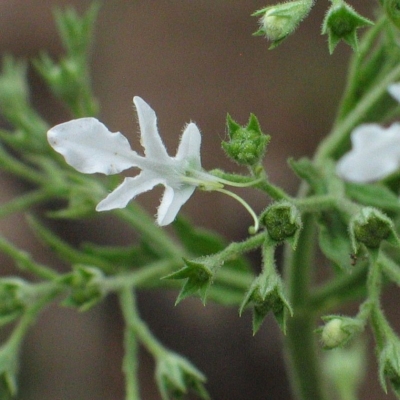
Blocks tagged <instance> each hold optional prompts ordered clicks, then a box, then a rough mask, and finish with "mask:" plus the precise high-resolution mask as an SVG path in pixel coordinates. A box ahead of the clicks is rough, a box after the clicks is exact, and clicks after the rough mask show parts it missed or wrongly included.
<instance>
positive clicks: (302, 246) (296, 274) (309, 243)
mask: <svg viewBox="0 0 400 400" xmlns="http://www.w3.org/2000/svg"><path fill="white" fill-rule="evenodd" d="M303 222H304V227H303V230H302V231H301V234H300V237H299V242H298V245H297V250H296V251H295V252H292V251H291V250H290V248H289V246H286V256H287V257H286V260H285V274H286V282H287V285H288V287H287V289H288V298H289V303H290V304H291V306H292V308H293V317H292V318H288V321H287V335H286V356H287V364H288V372H289V378H290V381H291V385H292V388H293V393H294V394H295V396H296V397H297V398H298V399H301V400H323V399H325V393H324V391H323V387H322V380H321V374H320V371H321V368H320V366H319V363H318V358H317V353H316V343H315V339H314V338H315V336H314V330H315V314H314V313H313V312H312V311H311V310H310V309H309V296H310V294H309V293H310V283H311V282H310V281H311V274H312V270H311V266H312V262H313V250H314V248H313V247H314V241H315V239H314V226H313V218H312V217H311V216H310V215H305V217H304V221H303Z"/></svg>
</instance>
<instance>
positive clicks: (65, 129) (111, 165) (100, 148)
mask: <svg viewBox="0 0 400 400" xmlns="http://www.w3.org/2000/svg"><path fill="white" fill-rule="evenodd" d="M47 139H48V141H49V143H50V145H51V146H52V147H53V148H54V150H56V151H57V152H58V153H60V154H62V155H63V156H64V158H65V161H66V162H67V163H68V164H69V165H71V166H72V167H74V168H75V169H77V170H78V171H79V172H83V173H86V174H93V173H95V172H101V173H103V174H106V175H111V174H116V173H118V172H121V171H123V170H125V169H127V168H130V167H133V166H136V162H135V160H137V159H138V158H139V156H138V155H137V154H136V152H134V151H133V150H131V147H130V145H129V142H128V140H127V139H126V137H125V136H123V135H122V134H121V133H120V132H115V133H112V132H110V131H109V130H108V129H107V128H106V127H105V125H104V124H102V123H101V122H99V121H98V120H97V119H96V118H80V119H75V120H72V121H68V122H65V123H63V124H59V125H56V126H55V127H53V128H51V129H50V130H49V131H48V132H47Z"/></svg>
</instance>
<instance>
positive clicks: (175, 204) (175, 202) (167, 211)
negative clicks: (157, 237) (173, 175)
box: [157, 186, 196, 226]
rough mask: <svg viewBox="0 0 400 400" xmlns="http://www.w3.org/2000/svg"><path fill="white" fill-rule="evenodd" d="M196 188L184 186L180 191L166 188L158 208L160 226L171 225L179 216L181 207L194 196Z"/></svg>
mask: <svg viewBox="0 0 400 400" xmlns="http://www.w3.org/2000/svg"><path fill="white" fill-rule="evenodd" d="M195 189H196V187H195V186H184V187H182V188H180V189H173V188H172V187H170V186H166V187H165V192H164V195H163V198H162V200H161V204H160V205H159V207H158V212H157V223H158V225H160V226H164V225H168V224H170V223H171V222H172V221H173V220H174V219H175V217H176V215H177V214H178V212H179V210H180V209H181V207H182V206H183V205H184V204H185V203H186V202H187V201H188V200H189V198H190V196H191V195H192V194H193V192H194V190H195Z"/></svg>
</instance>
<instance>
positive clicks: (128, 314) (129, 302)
mask: <svg viewBox="0 0 400 400" xmlns="http://www.w3.org/2000/svg"><path fill="white" fill-rule="evenodd" d="M120 304H121V308H122V312H123V315H124V318H125V323H126V324H127V325H128V327H129V328H130V330H131V333H134V334H135V335H136V337H137V339H138V340H140V342H141V343H142V344H143V346H144V347H146V349H147V350H148V351H149V353H151V354H152V355H153V356H154V358H156V359H157V358H160V357H162V356H164V355H165V353H166V351H167V350H166V349H165V348H164V346H163V345H162V344H161V343H160V342H159V341H158V340H157V339H156V337H155V336H154V335H153V334H152V333H151V331H150V329H149V328H148V326H147V325H146V324H145V323H144V322H143V320H142V319H141V318H140V316H139V311H138V309H137V306H136V300H135V297H134V295H133V292H132V290H131V289H130V288H129V287H125V288H123V289H122V290H121V292H120Z"/></svg>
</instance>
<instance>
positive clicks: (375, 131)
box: [336, 83, 400, 183]
mask: <svg viewBox="0 0 400 400" xmlns="http://www.w3.org/2000/svg"><path fill="white" fill-rule="evenodd" d="M388 92H389V93H390V94H391V95H392V96H393V97H394V98H395V99H396V100H397V101H399V102H400V83H395V84H392V85H389V87H388ZM351 144H352V149H351V150H350V151H349V152H348V153H346V154H345V155H344V156H343V157H342V158H341V159H340V160H339V161H338V163H337V165H336V173H337V174H338V175H339V176H340V177H341V178H342V179H344V180H346V181H349V182H356V183H367V182H374V181H378V180H380V179H383V178H385V177H386V176H388V175H390V174H391V173H393V172H395V171H397V170H398V169H399V168H400V124H399V123H394V124H392V125H391V126H390V127H388V128H384V127H382V126H380V125H378V124H363V125H360V126H359V127H357V128H356V129H354V131H353V132H352V134H351Z"/></svg>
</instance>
